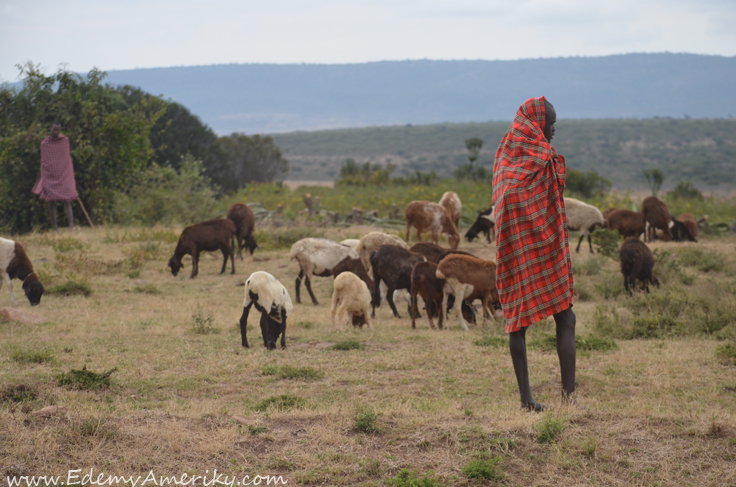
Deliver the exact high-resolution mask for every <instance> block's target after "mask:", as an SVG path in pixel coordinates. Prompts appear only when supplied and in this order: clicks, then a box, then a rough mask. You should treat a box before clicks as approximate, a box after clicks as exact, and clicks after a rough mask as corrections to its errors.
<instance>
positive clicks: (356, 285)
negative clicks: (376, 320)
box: [330, 272, 371, 328]
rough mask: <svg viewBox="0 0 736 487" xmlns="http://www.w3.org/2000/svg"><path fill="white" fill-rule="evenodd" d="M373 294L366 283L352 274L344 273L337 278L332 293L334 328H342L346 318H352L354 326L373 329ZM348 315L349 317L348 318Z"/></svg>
mask: <svg viewBox="0 0 736 487" xmlns="http://www.w3.org/2000/svg"><path fill="white" fill-rule="evenodd" d="M370 309H371V293H370V291H369V290H368V286H367V285H366V283H365V282H364V281H363V280H361V279H360V278H359V277H358V276H356V275H355V274H353V273H352V272H343V273H342V274H340V275H339V276H337V277H336V278H335V282H334V291H333V292H332V306H331V307H330V314H331V316H332V326H333V327H335V328H337V327H338V323H339V324H340V325H339V327H340V328H342V327H343V326H342V325H343V323H344V322H345V318H347V317H348V316H350V317H351V320H352V323H353V326H360V327H361V328H362V327H363V323H365V324H367V325H368V328H371V318H370V314H369V312H370ZM346 315H347V316H346Z"/></svg>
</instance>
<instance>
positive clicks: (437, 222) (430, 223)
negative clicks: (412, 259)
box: [404, 201, 460, 249]
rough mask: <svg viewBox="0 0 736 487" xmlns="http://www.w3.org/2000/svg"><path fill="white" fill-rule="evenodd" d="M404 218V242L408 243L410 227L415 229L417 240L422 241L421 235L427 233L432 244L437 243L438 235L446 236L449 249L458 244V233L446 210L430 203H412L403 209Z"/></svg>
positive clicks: (454, 247)
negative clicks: (430, 236) (430, 237)
mask: <svg viewBox="0 0 736 487" xmlns="http://www.w3.org/2000/svg"><path fill="white" fill-rule="evenodd" d="M404 217H405V218H406V241H407V242H408V241H409V231H410V230H411V227H414V228H416V229H417V240H418V241H420V242H421V241H422V233H424V232H425V231H429V232H430V233H431V234H432V242H433V243H435V244H436V243H438V242H439V235H440V233H444V234H446V235H447V241H448V243H449V244H450V248H452V249H456V248H457V246H458V244H459V243H460V233H459V232H458V230H457V227H456V226H455V224H454V223H453V222H452V218H451V217H450V215H449V214H448V213H447V210H446V209H445V208H443V207H442V206H440V205H438V204H437V203H432V202H431V201H412V202H411V203H409V204H408V205H406V209H404Z"/></svg>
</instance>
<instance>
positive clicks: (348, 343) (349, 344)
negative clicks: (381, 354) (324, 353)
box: [332, 340, 365, 350]
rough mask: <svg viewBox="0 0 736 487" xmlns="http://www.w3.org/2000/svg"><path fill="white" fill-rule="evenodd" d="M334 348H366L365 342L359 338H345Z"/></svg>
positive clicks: (333, 347)
mask: <svg viewBox="0 0 736 487" xmlns="http://www.w3.org/2000/svg"><path fill="white" fill-rule="evenodd" d="M332 349H333V350H365V344H364V343H361V342H359V341H358V340H343V341H341V342H337V343H335V344H334V345H333V346H332Z"/></svg>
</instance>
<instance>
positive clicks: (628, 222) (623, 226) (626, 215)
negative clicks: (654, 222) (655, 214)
mask: <svg viewBox="0 0 736 487" xmlns="http://www.w3.org/2000/svg"><path fill="white" fill-rule="evenodd" d="M606 227H607V228H610V229H611V230H616V231H617V232H618V233H620V234H621V236H623V237H637V238H638V237H639V236H641V234H642V233H644V231H645V230H646V223H645V221H644V214H643V213H639V212H636V211H631V210H625V209H623V208H618V209H615V210H614V211H612V212H610V213H609V214H608V216H607V217H606Z"/></svg>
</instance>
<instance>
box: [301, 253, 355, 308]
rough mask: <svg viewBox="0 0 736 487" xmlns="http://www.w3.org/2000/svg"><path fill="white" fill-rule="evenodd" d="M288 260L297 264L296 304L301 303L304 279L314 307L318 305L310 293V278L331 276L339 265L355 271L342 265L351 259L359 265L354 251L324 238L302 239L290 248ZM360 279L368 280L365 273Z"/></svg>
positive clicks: (347, 265) (345, 264) (350, 266)
mask: <svg viewBox="0 0 736 487" xmlns="http://www.w3.org/2000/svg"><path fill="white" fill-rule="evenodd" d="M289 259H293V260H296V261H297V262H298V263H299V275H298V276H297V278H296V281H295V282H294V286H295V288H296V302H297V303H301V302H302V301H301V297H300V295H299V288H300V286H301V282H302V278H304V286H305V287H306V288H307V292H309V297H311V298H312V302H313V303H314V304H315V305H317V304H319V303H318V302H317V298H315V297H314V293H313V292H312V284H311V281H310V280H309V277H310V276H312V275H315V276H320V277H329V276H332V275H333V273H332V271H333V269H334V268H335V266H337V265H338V264H341V263H342V265H343V266H344V268H345V269H346V270H350V271H353V270H357V268H356V267H355V266H353V265H351V264H349V263H343V261H344V260H345V259H351V260H353V261H355V262H356V263H359V260H358V254H357V253H356V252H355V250H353V249H351V248H350V247H348V246H347V245H343V244H340V243H337V242H335V241H333V240H328V239H326V238H303V239H301V240H298V241H297V242H294V245H292V246H291V252H289ZM334 275H337V274H334ZM362 277H364V278H368V275H367V273H363V275H362Z"/></svg>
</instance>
